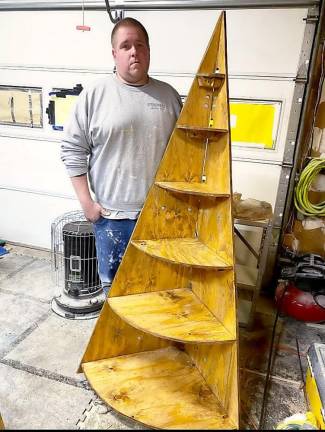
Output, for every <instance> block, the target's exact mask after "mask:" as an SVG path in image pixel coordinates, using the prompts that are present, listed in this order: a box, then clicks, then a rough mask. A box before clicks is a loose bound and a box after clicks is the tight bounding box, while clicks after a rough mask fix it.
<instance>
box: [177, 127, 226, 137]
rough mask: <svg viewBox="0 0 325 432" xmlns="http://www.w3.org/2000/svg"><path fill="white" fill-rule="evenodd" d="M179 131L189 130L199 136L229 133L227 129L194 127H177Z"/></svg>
mask: <svg viewBox="0 0 325 432" xmlns="http://www.w3.org/2000/svg"><path fill="white" fill-rule="evenodd" d="M176 128H177V129H183V130H187V131H189V132H192V133H193V134H194V133H196V134H197V135H215V134H225V133H228V130H227V129H217V128H213V127H203V126H202V127H201V126H192V125H176Z"/></svg>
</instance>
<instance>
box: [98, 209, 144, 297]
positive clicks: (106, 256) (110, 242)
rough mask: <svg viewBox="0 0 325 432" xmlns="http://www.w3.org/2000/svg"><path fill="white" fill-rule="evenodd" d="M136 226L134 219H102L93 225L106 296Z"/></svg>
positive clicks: (100, 273) (100, 274)
mask: <svg viewBox="0 0 325 432" xmlns="http://www.w3.org/2000/svg"><path fill="white" fill-rule="evenodd" d="M135 224H136V220H132V219H106V218H103V217H100V218H99V220H98V221H97V222H95V223H94V224H93V226H94V234H95V242H96V252H97V261H98V274H99V277H100V280H101V283H102V287H103V290H104V292H105V294H106V296H107V295H108V293H109V291H110V287H111V285H112V282H113V279H114V276H115V273H116V272H117V269H118V267H119V264H120V262H121V260H122V258H123V255H124V251H125V249H126V246H127V244H128V242H129V239H130V237H131V234H132V232H133V229H134V226H135Z"/></svg>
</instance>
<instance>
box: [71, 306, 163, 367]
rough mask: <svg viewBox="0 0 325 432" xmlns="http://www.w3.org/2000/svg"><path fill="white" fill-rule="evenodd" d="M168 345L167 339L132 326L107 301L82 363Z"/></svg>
mask: <svg viewBox="0 0 325 432" xmlns="http://www.w3.org/2000/svg"><path fill="white" fill-rule="evenodd" d="M168 345H170V342H169V341H167V340H166V339H158V338H156V337H154V336H152V335H150V334H147V333H143V332H141V331H139V330H138V329H136V328H134V327H131V326H130V325H129V324H128V323H126V322H125V321H123V320H122V319H121V318H120V317H119V316H118V315H116V314H115V313H114V312H113V310H112V309H111V308H110V307H109V305H108V303H107V301H106V302H105V303H104V306H103V307H102V310H101V313H100V315H99V317H98V319H97V322H96V326H95V328H94V330H93V333H92V335H91V338H90V341H89V343H88V346H87V349H86V351H85V353H84V355H83V358H82V360H81V364H82V363H87V362H92V361H94V360H98V359H105V358H110V357H116V356H120V355H125V354H133V353H136V352H139V351H149V350H154V349H159V348H163V347H166V346H168ZM80 371H81V368H80V366H79V372H80Z"/></svg>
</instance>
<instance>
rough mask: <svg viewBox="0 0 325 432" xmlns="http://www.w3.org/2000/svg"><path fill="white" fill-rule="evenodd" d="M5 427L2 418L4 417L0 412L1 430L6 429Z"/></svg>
mask: <svg viewBox="0 0 325 432" xmlns="http://www.w3.org/2000/svg"><path fill="white" fill-rule="evenodd" d="M4 429H5V425H4V423H3V420H2V417H1V414H0V430H4Z"/></svg>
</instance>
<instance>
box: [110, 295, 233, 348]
mask: <svg viewBox="0 0 325 432" xmlns="http://www.w3.org/2000/svg"><path fill="white" fill-rule="evenodd" d="M107 301H108V303H109V305H110V306H111V308H112V309H113V310H114V312H115V313H116V314H117V315H119V316H120V317H121V318H122V319H123V320H124V321H126V322H127V323H129V324H130V325H131V326H132V327H135V328H137V329H139V330H141V331H144V332H146V333H149V334H152V335H154V336H157V337H162V338H167V339H170V340H175V341H179V342H191V343H193V342H195V343H207V342H208V343H211V342H224V341H229V340H234V339H235V335H232V334H231V333H230V332H229V331H228V330H227V329H226V328H225V327H224V325H223V324H222V322H220V321H219V320H218V319H217V318H216V317H215V316H214V315H213V314H212V313H211V312H210V311H209V310H208V309H207V307H206V306H204V304H203V303H202V302H201V301H200V300H199V299H198V297H197V296H196V295H195V294H193V292H192V291H191V290H190V289H184V288H183V289H173V290H166V291H158V292H153V293H143V294H136V295H128V296H122V297H113V298H109V299H108V300H107Z"/></svg>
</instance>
